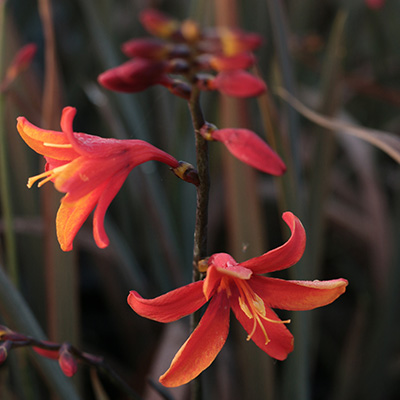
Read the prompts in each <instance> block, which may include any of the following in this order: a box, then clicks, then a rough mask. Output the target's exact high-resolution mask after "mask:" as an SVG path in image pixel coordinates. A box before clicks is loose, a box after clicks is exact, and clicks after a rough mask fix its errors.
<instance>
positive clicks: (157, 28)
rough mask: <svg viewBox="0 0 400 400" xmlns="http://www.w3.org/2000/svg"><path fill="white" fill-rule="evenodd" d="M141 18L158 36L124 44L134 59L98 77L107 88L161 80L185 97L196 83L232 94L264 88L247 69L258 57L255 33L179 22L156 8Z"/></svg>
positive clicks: (132, 88)
mask: <svg viewBox="0 0 400 400" xmlns="http://www.w3.org/2000/svg"><path fill="white" fill-rule="evenodd" d="M140 21H141V23H142V25H143V26H144V28H145V29H146V30H147V31H148V32H149V33H150V34H152V35H153V36H154V37H152V38H140V39H132V40H130V41H128V42H126V43H124V44H123V45H122V51H123V53H124V54H125V55H126V56H128V57H130V58H131V60H129V61H127V62H125V63H124V64H122V65H120V66H118V67H115V68H112V69H110V70H108V71H105V72H104V73H102V74H101V75H100V76H99V77H98V81H99V82H100V84H101V85H103V86H104V87H106V88H107V89H110V90H115V91H119V92H128V93H132V92H140V91H142V90H145V89H147V88H148V87H150V86H153V85H158V84H159V85H163V86H165V87H166V88H168V89H169V90H170V91H171V92H172V93H173V94H175V95H176V96H180V97H183V98H185V99H189V97H190V93H191V90H192V88H193V87H197V88H198V89H200V90H219V91H220V92H221V93H223V94H226V95H228V96H234V97H251V96H258V95H260V94H262V93H263V92H264V91H265V90H266V85H265V83H264V81H262V80H261V79H259V78H257V77H255V76H254V75H251V74H250V73H248V72H247V71H246V69H247V68H249V67H251V66H252V65H253V64H254V63H255V57H254V55H253V53H252V51H253V50H254V49H256V48H257V47H258V46H259V45H260V44H261V38H260V36H258V35H257V34H254V33H248V32H243V31H241V30H238V29H229V28H216V29H200V27H199V26H198V25H197V23H196V22H195V21H192V20H185V21H183V22H179V21H177V20H175V19H172V18H170V17H168V16H166V15H164V14H162V13H160V12H159V11H157V10H154V9H146V10H144V11H142V13H141V14H140Z"/></svg>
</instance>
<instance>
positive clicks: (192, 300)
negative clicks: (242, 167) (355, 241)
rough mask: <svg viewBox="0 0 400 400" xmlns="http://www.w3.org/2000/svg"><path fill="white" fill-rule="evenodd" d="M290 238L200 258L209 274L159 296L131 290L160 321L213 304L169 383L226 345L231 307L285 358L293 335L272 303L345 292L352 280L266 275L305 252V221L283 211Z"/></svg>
mask: <svg viewBox="0 0 400 400" xmlns="http://www.w3.org/2000/svg"><path fill="white" fill-rule="evenodd" d="M283 219H284V221H285V222H286V223H287V224H288V226H289V228H290V230H291V237H290V238H289V240H288V241H287V242H286V243H285V244H283V245H282V246H280V247H278V248H276V249H274V250H271V251H269V252H267V253H265V254H263V255H262V256H259V257H256V258H252V259H250V260H248V261H245V262H242V263H238V262H236V261H235V260H234V259H233V258H232V257H231V256H230V255H229V254H226V253H218V254H214V255H212V256H211V257H209V258H208V259H207V260H203V261H202V262H200V263H199V269H200V270H203V271H206V273H207V275H206V278H205V279H204V280H202V281H198V282H194V283H191V284H189V285H187V286H184V287H181V288H179V289H176V290H173V291H171V292H169V293H166V294H164V295H162V296H160V297H157V298H155V299H151V300H146V299H143V298H142V297H141V296H140V295H139V294H138V293H137V292H134V291H131V292H130V294H129V296H128V303H129V305H130V306H131V307H132V309H133V310H134V311H135V312H136V313H138V314H139V315H141V316H143V317H146V318H150V319H153V320H155V321H159V322H172V321H175V320H178V319H179V318H181V317H183V316H185V315H188V314H191V313H193V312H194V311H196V310H198V309H199V308H200V307H201V306H203V305H204V304H205V303H206V302H209V305H208V308H207V310H206V311H205V313H204V315H203V317H202V318H201V320H200V323H199V325H198V326H197V328H196V329H195V330H194V331H193V333H192V334H191V335H190V337H189V339H188V340H187V341H186V342H185V343H184V345H183V346H182V347H181V348H180V349H179V351H178V353H177V354H176V355H175V357H174V359H173V360H172V363H171V366H170V367H169V369H168V370H167V372H165V374H163V375H162V376H161V377H160V382H161V383H162V384H163V385H165V386H170V387H173V386H179V385H183V384H185V383H187V382H189V381H191V380H192V379H194V378H195V377H196V376H198V375H199V374H200V373H201V372H202V371H203V370H204V369H206V368H207V367H208V366H209V365H210V364H211V363H212V362H213V360H214V359H215V357H216V356H217V354H218V353H219V351H220V350H221V348H222V347H223V345H224V343H225V341H226V339H227V336H228V332H229V315H230V309H232V310H233V312H234V314H235V316H236V318H237V319H238V321H239V322H240V323H241V324H242V326H243V328H244V329H245V330H246V332H247V340H253V341H254V343H255V344H256V345H257V346H258V347H259V348H260V349H261V350H263V351H265V352H266V353H267V354H269V355H270V356H271V357H274V358H276V359H278V360H284V359H285V358H286V357H287V355H288V354H289V353H290V352H291V351H292V350H293V336H292V334H291V333H290V332H289V330H288V329H287V328H286V324H287V323H289V322H290V321H282V320H280V319H279V317H278V316H277V315H276V314H275V312H274V311H272V309H271V308H279V309H285V310H295V311H299V310H311V309H313V308H316V307H321V306H324V305H327V304H329V303H331V302H333V301H334V300H335V299H337V298H338V297H339V296H340V295H341V294H342V293H344V291H345V289H346V286H347V281H346V280H345V279H334V280H329V281H287V280H282V279H277V278H270V277H265V276H262V275H261V274H264V273H268V272H273V271H279V270H283V269H286V268H288V267H290V266H292V265H293V264H295V263H296V262H297V261H298V260H299V259H300V258H301V257H302V255H303V252H304V248H305V243H306V235H305V231H304V228H303V226H302V224H301V222H300V220H299V219H298V218H297V217H295V216H294V215H293V214H292V213H290V212H286V213H284V214H283Z"/></svg>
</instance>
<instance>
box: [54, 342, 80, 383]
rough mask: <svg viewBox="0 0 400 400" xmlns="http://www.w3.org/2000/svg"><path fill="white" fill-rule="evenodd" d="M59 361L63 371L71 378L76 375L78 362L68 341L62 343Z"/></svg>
mask: <svg viewBox="0 0 400 400" xmlns="http://www.w3.org/2000/svg"><path fill="white" fill-rule="evenodd" d="M58 363H59V365H60V367H61V370H62V372H64V374H65V375H66V376H68V377H69V378H71V377H72V376H74V375H75V373H76V371H77V370H78V363H77V361H76V359H75V357H74V356H73V355H72V354H71V352H70V345H69V344H68V343H64V344H62V346H61V348H60V356H59V358H58Z"/></svg>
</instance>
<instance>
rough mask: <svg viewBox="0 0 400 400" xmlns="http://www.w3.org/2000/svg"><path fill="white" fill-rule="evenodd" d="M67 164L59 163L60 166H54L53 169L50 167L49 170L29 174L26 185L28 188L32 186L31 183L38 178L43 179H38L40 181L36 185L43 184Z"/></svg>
mask: <svg viewBox="0 0 400 400" xmlns="http://www.w3.org/2000/svg"><path fill="white" fill-rule="evenodd" d="M67 165H68V164H65V165H61V166H59V167H57V168H54V169H51V170H49V171H46V172H43V173H42V174H39V175H35V176H31V177H30V178H29V179H28V183H27V185H26V186H28V188H29V189H30V188H31V187H32V186H33V184H34V183H35V182H37V181H38V180H40V179H43V180H42V181H40V182H39V183H38V187H41V186H43V185H44V184H45V183H46V182H48V181H51V180H52V179H53V178H55V177H56V176H57V175H59V174H60V172H61V171H62V170H63V169H64V168H65V167H66V166H67Z"/></svg>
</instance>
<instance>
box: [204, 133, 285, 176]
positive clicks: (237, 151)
mask: <svg viewBox="0 0 400 400" xmlns="http://www.w3.org/2000/svg"><path fill="white" fill-rule="evenodd" d="M211 137H212V138H213V139H215V140H218V141H220V142H222V143H223V144H224V145H225V146H226V148H227V149H228V150H229V152H230V153H231V154H232V155H234V156H235V157H236V158H238V159H239V160H240V161H242V162H244V163H246V164H248V165H250V166H251V167H253V168H257V169H259V170H260V171H263V172H265V173H267V174H272V175H282V174H283V173H284V172H285V171H286V166H285V164H284V162H283V161H282V160H281V158H280V157H279V156H278V154H276V153H275V152H274V151H273V150H272V149H271V148H270V147H269V146H268V145H267V143H265V142H264V141H263V140H262V139H261V138H260V137H259V136H258V135H257V134H256V133H254V132H252V131H250V130H248V129H233V128H226V129H217V130H215V131H213V132H211Z"/></svg>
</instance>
